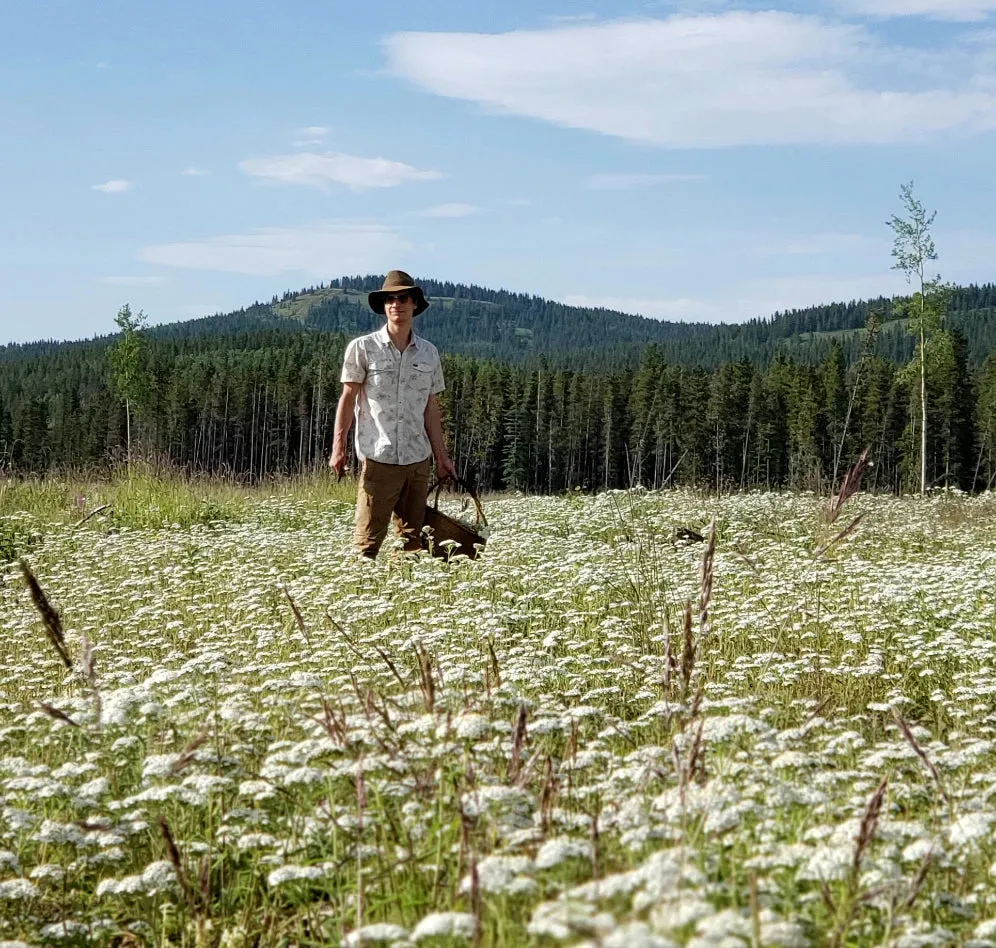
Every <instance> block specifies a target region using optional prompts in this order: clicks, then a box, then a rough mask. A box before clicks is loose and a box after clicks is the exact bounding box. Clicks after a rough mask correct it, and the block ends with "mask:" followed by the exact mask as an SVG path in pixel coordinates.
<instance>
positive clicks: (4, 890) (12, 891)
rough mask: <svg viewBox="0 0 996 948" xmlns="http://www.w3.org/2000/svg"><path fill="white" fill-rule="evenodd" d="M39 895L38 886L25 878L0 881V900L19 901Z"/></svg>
mask: <svg viewBox="0 0 996 948" xmlns="http://www.w3.org/2000/svg"><path fill="white" fill-rule="evenodd" d="M39 895H41V892H40V891H39V890H38V886H36V885H35V884H34V883H32V882H29V881H28V880H27V879H7V880H6V881H5V882H0V901H6V902H19V901H21V900H23V899H36V898H38V896H39Z"/></svg>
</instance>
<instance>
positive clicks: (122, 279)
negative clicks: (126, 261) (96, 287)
mask: <svg viewBox="0 0 996 948" xmlns="http://www.w3.org/2000/svg"><path fill="white" fill-rule="evenodd" d="M97 282H98V283H106V284H108V285H109V286H159V285H161V284H163V283H165V282H166V277H164V276H105V277H100V278H99V279H98V280H97Z"/></svg>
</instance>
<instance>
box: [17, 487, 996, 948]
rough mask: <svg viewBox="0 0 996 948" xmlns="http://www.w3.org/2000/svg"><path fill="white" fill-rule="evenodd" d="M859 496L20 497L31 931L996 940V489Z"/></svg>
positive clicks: (78, 936)
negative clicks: (366, 546) (395, 521)
mask: <svg viewBox="0 0 996 948" xmlns="http://www.w3.org/2000/svg"><path fill="white" fill-rule="evenodd" d="M84 488H86V489H85V490H84ZM80 494H82V495H83V496H84V497H85V504H80V503H79V502H78V501H77V499H76V498H77V497H78V496H79V495H80ZM102 503H106V504H109V505H111V506H110V507H108V513H107V515H103V514H101V515H97V516H93V517H91V518H89V519H86V520H85V521H84V518H85V517H86V515H87V512H88V511H92V510H94V509H95V508H97V507H99V506H100V505H101V504H102ZM444 505H448V508H449V509H451V510H454V511H455V509H456V508H455V506H454V502H453V501H451V500H449V501H447V500H444ZM827 510H828V508H827V503H826V501H825V500H822V499H820V498H816V497H812V496H800V495H766V494H750V495H743V496H737V497H724V498H715V497H713V498H707V497H703V496H700V495H696V494H693V493H687V492H671V493H659V494H658V493H649V492H645V491H631V492H611V493H607V494H603V495H599V496H597V497H581V496H571V497H565V498H529V497H512V496H509V497H502V498H494V499H492V500H491V502H490V503H489V504H488V516H489V521H490V523H491V527H492V534H491V536H490V538H489V540H488V544H487V548H486V550H485V552H484V553H483V555H482V556H481V557H480V558H479V559H478V560H477V561H474V562H470V561H467V560H465V559H464V558H461V557H458V558H455V559H454V560H453V561H451V562H446V561H444V560H442V559H439V558H432V557H428V556H424V555H420V556H410V555H404V554H401V553H399V552H398V551H396V550H395V551H385V552H384V553H382V555H381V558H380V559H379V560H378V561H377V562H376V563H371V562H368V561H366V560H362V559H358V558H357V557H355V556H354V555H353V554H352V552H351V550H350V541H351V534H352V522H351V519H352V511H351V507H350V486H349V485H348V484H342V485H339V484H336V483H334V482H333V481H332V480H331V479H330V478H324V479H321V480H314V481H304V480H302V481H284V482H273V483H271V484H265V485H259V486H256V487H252V488H239V487H238V486H237V485H231V484H217V483H212V482H207V481H205V482H198V481H195V482H182V481H180V480H179V479H167V480H158V479H156V478H154V477H152V476H150V475H142V476H136V475H135V474H134V473H133V476H132V478H131V480H127V479H121V480H118V481H115V482H113V483H109V484H103V485H102V484H98V483H89V484H81V483H79V482H71V481H67V482H64V483H61V484H60V483H57V482H37V483H30V484H21V485H14V486H8V487H6V488H4V487H0V523H8V524H9V523H15V524H18V525H22V524H24V523H26V522H28V521H30V522H31V523H32V524H34V528H35V533H33V534H32V537H33V539H32V540H31V542H30V543H29V544H28V545H27V547H26V548H25V549H24V550H16V551H14V552H16V553H22V554H26V555H25V566H26V567H27V569H28V570H29V571H30V573H31V574H32V575H34V576H35V577H37V583H38V585H39V587H40V590H41V591H40V593H36V596H35V599H36V600H37V599H38V595H41V596H42V597H44V599H46V600H47V601H49V603H50V605H51V607H52V608H54V609H55V610H57V612H58V615H59V618H58V619H57V620H56V619H52V618H51V616H49V617H48V618H47V619H46V617H45V608H44V607H43V608H42V609H41V610H39V608H38V604H37V601H36V602H33V601H32V597H31V595H30V594H29V590H28V588H27V584H26V582H25V574H24V573H23V572H22V569H21V567H20V566H19V565H18V564H16V563H15V562H9V563H8V565H7V566H6V567H5V568H4V573H3V576H2V580H0V629H2V639H0V689H2V699H0V700H2V702H3V703H2V705H0V944H3V943H4V940H6V943H10V944H14V943H23V944H40V943H44V944H64V945H83V944H91V943H96V944H157V945H158V944H173V943H175V944H189V945H224V946H227V948H235V946H242V945H246V946H248V945H254V944H259V945H318V944H333V945H335V944H346V945H367V944H371V945H374V944H377V945H394V946H397V948H401V946H407V945H416V944H417V945H420V946H422V945H425V946H437V945H458V944H459V945H464V944H479V945H485V946H499V945H501V946H512V945H535V946H543V945H553V944H569V945H590V946H595V945H602V946H607V948H614V946H636V948H640V946H646V948H666V946H679V945H681V946H684V945H690V946H694V948H711V946H720V945H722V946H734V948H735V946H739V945H743V946H745V948H746V946H762V945H778V946H794V945H800V946H801V945H845V944H847V945H861V946H871V945H896V946H902V948H916V946H927V945H945V944H969V943H971V944H972V945H974V946H976V948H983V946H985V945H996V883H994V881H993V876H994V874H996V835H994V831H996V807H994V804H993V802H992V798H993V795H994V794H996V736H994V735H996V729H994V725H996V715H994V709H996V697H994V696H996V677H994V674H993V672H994V668H996V640H994V635H993V631H994V623H996V599H994V597H993V593H994V585H996V545H994V539H996V518H994V517H993V516H992V515H993V513H994V512H996V502H994V499H993V498H992V497H990V496H984V497H980V498H969V497H963V496H957V495H940V496H936V497H931V498H928V499H926V500H919V499H904V500H900V499H896V498H883V497H871V496H864V495H858V496H856V497H853V498H851V499H849V500H848V502H847V504H846V507H845V509H844V511H843V512H842V513H841V514H840V515H839V517H838V518H837V519H836V520H834V521H833V522H831V520H832V516H828V513H827ZM859 514H860V515H861V519H860V521H859V522H858V523H857V524H856V525H855V526H854V527H853V529H851V530H850V532H846V533H845V535H844V536H841V533H842V532H844V531H845V528H847V527H848V526H849V525H850V523H851V521H852V519H853V518H854V517H856V516H858V515H859ZM711 524H712V525H714V527H710V525H711ZM677 527H691V528H693V529H694V530H695V531H697V532H698V533H699V534H701V535H703V536H704V538H705V539H704V540H703V542H701V543H699V542H694V541H688V540H684V539H677V538H676V532H675V531H676V528H677ZM19 529H20V527H19ZM835 538H837V539H838V542H836V543H834V542H833V541H834V539H835ZM710 550H711V551H712V552H710ZM53 623H54V624H55V625H57V626H58V631H57V632H53V631H52V629H51V628H49V629H48V633H47V634H46V626H51V625H52V624H53ZM54 641H62V642H63V643H64V646H63V648H64V649H65V652H66V653H67V655H68V659H69V665H70V666H72V667H69V668H67V667H66V664H65V662H63V660H62V659H61V657H60V654H59V651H58V649H57V648H56V647H54V645H53V642H54Z"/></svg>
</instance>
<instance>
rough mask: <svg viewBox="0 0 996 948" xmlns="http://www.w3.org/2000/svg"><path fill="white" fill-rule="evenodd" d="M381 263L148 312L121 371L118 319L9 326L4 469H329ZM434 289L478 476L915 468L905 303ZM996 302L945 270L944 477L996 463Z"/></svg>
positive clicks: (698, 482) (931, 375)
mask: <svg viewBox="0 0 996 948" xmlns="http://www.w3.org/2000/svg"><path fill="white" fill-rule="evenodd" d="M379 280H380V278H379V277H373V276H371V277H362V278H352V279H344V280H336V281H332V282H331V283H329V284H328V285H324V284H323V285H322V286H321V287H317V288H316V287H312V288H310V289H308V290H304V291H301V292H298V293H287V294H285V295H284V297H283V298H282V299H279V298H277V297H274V299H273V300H272V301H271V302H270V303H268V304H260V303H257V304H256V305H255V306H253V307H250V308H248V309H246V310H242V311H240V312H238V313H232V314H228V315H222V316H216V317H213V318H208V319H203V320H197V321H194V322H192V323H179V324H173V325H167V326H155V327H148V328H140V329H136V330H135V336H136V339H137V341H138V342H139V343H140V345H138V346H137V347H135V348H134V349H133V350H129V351H133V352H134V355H133V358H134V359H135V360H137V361H136V362H135V366H134V367H135V368H136V369H137V371H135V372H133V373H132V374H131V375H130V376H129V379H130V381H129V382H128V390H127V391H125V390H123V389H122V385H121V372H120V363H121V352H122V347H123V345H124V342H125V338H124V337H123V336H122V335H121V334H117V335H113V336H107V337H105V338H100V339H94V340H90V341H86V342H75V343H55V342H52V343H34V344H29V345H21V346H8V347H4V348H0V470H2V471H3V472H4V473H6V474H42V473H47V472H53V471H60V470H100V469H104V468H107V467H110V466H113V465H115V464H117V463H120V462H121V461H122V460H123V459H124V458H125V456H126V454H127V453H128V449H129V446H131V450H132V452H133V453H134V454H135V455H136V456H139V457H142V458H144V459H146V460H150V461H153V462H155V463H163V464H166V465H169V466H171V467H175V468H178V469H181V470H186V471H189V472H210V473H218V474H224V475H228V476H234V477H237V478H240V479H246V480H255V479H260V478H264V477H266V476H268V475H275V474H295V473H305V472H308V471H311V470H315V469H318V468H321V467H322V466H324V465H325V463H326V460H327V457H328V452H329V448H330V444H331V437H332V426H333V420H334V414H335V407H336V402H337V399H338V396H339V391H340V386H339V371H340V367H341V363H342V355H343V350H344V347H345V344H346V342H347V341H348V339H349V338H350V337H352V336H355V335H357V334H359V333H362V332H369V331H371V330H372V329H374V328H376V327H377V325H379V320H378V318H377V317H375V316H374V315H373V314H372V313H370V312H369V310H368V309H366V307H365V292H366V291H367V290H369V289H371V288H374V287H376V286H377V285H379ZM426 289H427V292H428V293H429V295H430V298H431V299H432V300H433V306H432V307H430V310H429V311H428V312H427V313H426V314H425V316H424V317H420V322H419V323H418V325H417V327H416V328H417V331H419V332H422V333H424V335H425V336H426V337H427V338H429V339H430V340H431V341H432V342H434V343H435V344H436V345H437V347H438V348H439V349H440V351H441V352H442V353H443V355H444V371H445V376H446V384H447V389H446V391H445V393H444V394H443V395H442V397H441V400H442V404H443V408H444V413H445V426H446V431H447V437H448V439H449V444H450V449H451V453H452V455H453V457H454V460H455V461H456V463H457V465H458V467H459V469H460V470H461V472H462V473H463V474H465V475H466V476H467V477H469V478H473V479H475V480H476V481H477V482H478V484H479V486H480V487H481V488H482V489H487V490H522V491H528V492H540V493H557V492H562V491H566V490H574V489H581V490H584V491H595V490H599V489H605V488H617V487H632V486H637V485H643V486H646V487H648V488H662V487H670V486H676V487H677V486H694V487H699V488H708V489H713V490H719V491H725V490H750V489H801V490H820V489H826V488H827V487H828V486H830V485H832V484H834V483H835V482H837V481H839V479H840V477H841V476H842V474H843V473H844V472H845V471H846V470H847V469H848V467H849V466H850V465H851V464H853V462H854V460H855V459H856V458H857V456H858V455H859V454H860V453H861V451H862V450H863V449H865V448H866V447H867V448H869V451H870V457H871V459H872V461H873V467H872V468H871V471H870V472H869V475H868V478H867V481H866V487H868V488H870V489H873V490H876V491H881V492H903V491H906V490H915V489H917V487H918V486H919V466H920V425H921V411H920V408H921V406H920V397H921V392H920V385H919V374H918V373H919V370H918V369H917V368H916V364H917V360H916V358H915V339H914V337H913V336H912V335H911V334H910V332H909V331H908V328H907V322H908V321H907V320H905V319H903V318H902V316H903V314H902V312H901V310H900V308H898V307H897V306H896V304H895V303H894V302H893V301H890V300H885V299H883V300H877V301H870V302H860V303H850V304H839V305H834V306H822V307H816V308H813V309H810V310H802V311H795V312H792V313H784V314H777V315H776V316H774V317H772V318H770V319H765V320H760V319H759V320H755V321H752V322H751V323H748V324H744V325H706V324H679V323H661V322H658V321H655V320H649V319H642V318H640V317H636V316H626V315H624V314H621V313H611V312H607V311H600V310H581V309H574V308H571V307H567V306H564V305H561V304H557V303H551V302H548V301H546V300H541V299H538V298H536V297H527V296H523V295H517V294H511V293H506V292H504V291H492V290H487V289H484V288H481V287H468V286H460V285H455V284H432V283H429V284H427V286H426ZM994 305H996V288H994V287H992V286H982V287H975V286H972V287H965V288H959V289H956V290H954V291H952V292H951V294H950V297H949V299H948V301H947V312H946V313H945V316H944V319H943V321H942V323H941V328H940V329H939V330H938V331H937V332H935V333H934V334H933V335H932V337H931V339H930V340H929V351H928V352H927V355H928V357H929V360H928V362H929V368H928V371H927V373H926V395H927V419H928V428H927V430H928V440H927V483H928V486H930V487H955V488H959V489H962V490H966V491H979V490H984V489H986V488H988V487H991V486H992V485H993V484H994V482H996V357H994V356H993V354H992V351H993V343H994V341H996V317H994V313H996V309H994ZM119 325H121V323H120V322H119ZM125 335H127V333H126V334H125ZM132 341H135V340H132Z"/></svg>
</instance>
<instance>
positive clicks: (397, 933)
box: [344, 922, 408, 948]
mask: <svg viewBox="0 0 996 948" xmlns="http://www.w3.org/2000/svg"><path fill="white" fill-rule="evenodd" d="M407 937H408V929H407V928H402V927H401V926H400V925H391V924H389V923H387V922H378V923H377V924H375V925H364V926H363V928H358V929H356V931H354V932H350V933H349V934H348V935H347V936H346V938H345V942H344V944H345V945H346V948H356V946H359V945H376V944H379V943H380V942H384V941H386V942H395V941H401V939H402V938H407Z"/></svg>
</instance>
